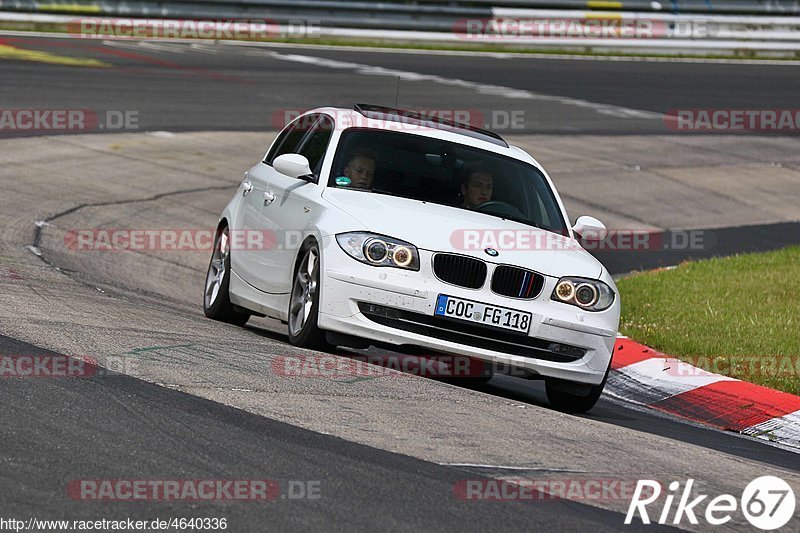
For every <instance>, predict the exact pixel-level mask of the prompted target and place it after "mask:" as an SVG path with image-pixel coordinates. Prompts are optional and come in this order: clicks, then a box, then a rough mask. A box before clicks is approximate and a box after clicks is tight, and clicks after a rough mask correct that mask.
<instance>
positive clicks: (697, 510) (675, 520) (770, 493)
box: [625, 476, 796, 531]
mask: <svg viewBox="0 0 800 533" xmlns="http://www.w3.org/2000/svg"><path fill="white" fill-rule="evenodd" d="M693 485H694V480H693V479H688V480H687V481H686V484H685V485H684V487H683V490H681V484H680V482H678V481H673V482H672V483H670V484H669V487H668V490H669V492H667V494H666V498H664V504H663V507H661V509H660V512H658V511H659V510H658V508H657V507H658V506H659V504H660V502H659V498H660V497H661V495H662V487H661V483H659V482H658V481H654V480H650V479H640V480H639V481H638V483H637V484H636V489H635V490H634V493H633V498H632V499H631V504H630V506H629V507H628V512H627V514H626V515H625V523H626V524H631V523H632V522H633V520H634V518H635V517H636V516H637V515H638V518H639V519H640V520H641V522H642V523H643V524H650V523H651V522H656V523H658V524H668V523H671V524H674V525H679V524H681V523H684V522H683V521H684V519H685V520H686V521H688V522H689V523H690V524H692V525H698V524H699V523H700V521H699V520H698V517H700V518H701V519H705V523H706V524H709V525H712V526H720V525H722V524H726V523H728V522H730V521H731V520H733V517H734V515H735V514H736V513H737V512H739V511H741V513H742V514H743V515H744V517H745V518H746V519H747V521H748V522H749V523H750V524H751V525H752V526H754V527H756V528H758V529H761V530H763V531H773V530H776V529H779V528H781V527H783V526H785V525H786V524H787V523H789V521H790V520H791V519H792V517H793V516H794V509H795V496H794V491H793V490H792V487H791V486H789V484H788V483H786V482H785V481H784V480H782V479H781V478H779V477H775V476H761V477H759V478H756V479H754V480H753V481H751V482H750V483H749V484H748V485H747V487H745V489H744V491H742V496H741V498H739V499H737V498H736V497H734V496H733V495H731V494H721V495H719V496H717V497H715V498H713V499H712V500H710V501H708V502H706V499H707V498H709V496H708V495H707V494H699V495H697V494H693V493H692V487H693ZM690 498H691V499H690ZM676 499H677V504H676V505H675V507H674V511H673V503H674V502H675V500H676ZM657 502H658V503H657ZM704 502H706V503H705V504H704ZM653 504H656V505H653ZM648 506H651V507H648ZM703 509H704V510H703ZM650 513H654V514H652V515H651V514H650ZM795 531H796V530H795Z"/></svg>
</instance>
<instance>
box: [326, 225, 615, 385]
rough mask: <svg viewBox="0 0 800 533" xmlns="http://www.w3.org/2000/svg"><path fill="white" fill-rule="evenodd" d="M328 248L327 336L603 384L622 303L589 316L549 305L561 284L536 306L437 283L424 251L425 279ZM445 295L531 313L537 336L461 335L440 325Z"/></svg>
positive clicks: (456, 327)
mask: <svg viewBox="0 0 800 533" xmlns="http://www.w3.org/2000/svg"><path fill="white" fill-rule="evenodd" d="M322 245H323V251H322V258H323V262H322V270H321V272H320V281H321V295H320V314H319V322H318V323H319V327H320V328H321V329H324V330H329V331H335V332H339V333H344V334H347V335H353V336H356V337H362V338H365V339H369V340H372V341H374V342H376V343H383V344H389V345H395V346H402V345H410V346H417V347H421V348H424V349H426V350H431V352H432V353H446V354H454V355H465V356H469V357H474V358H476V359H480V360H483V361H488V362H492V363H496V364H498V365H500V366H511V367H515V368H519V369H524V370H526V371H529V372H532V373H534V374H538V375H541V376H544V377H552V378H559V379H564V380H568V381H574V382H579V383H586V384H591V385H596V384H599V383H601V382H602V380H603V377H604V375H605V372H606V369H607V368H608V365H609V362H610V360H611V356H612V354H613V349H614V343H615V340H616V332H617V326H618V324H619V299H618V298H617V300H616V301H615V302H614V305H613V306H612V307H611V308H609V309H607V310H606V311H603V312H601V313H589V312H584V311H581V310H580V309H578V308H576V307H574V306H570V305H567V304H562V303H559V302H553V301H551V300H550V294H551V293H552V290H553V288H554V286H555V284H556V282H557V279H556V278H550V277H546V281H545V286H544V289H543V290H542V292H541V294H540V295H539V296H538V297H537V298H535V299H533V300H520V299H514V298H508V297H504V296H500V295H497V294H495V293H493V292H491V290H490V289H489V288H488V285H489V284H488V283H487V284H486V286H484V287H483V288H481V289H475V290H472V289H465V288H462V287H457V286H454V285H450V284H447V283H444V282H442V281H440V280H438V279H437V278H436V277H435V276H434V274H433V271H432V267H431V258H432V255H433V254H432V253H431V252H428V251H425V250H420V262H421V267H420V271H419V272H412V271H406V270H400V269H396V268H378V267H373V266H370V265H365V264H362V263H359V262H358V261H356V260H354V259H352V258H351V257H349V256H348V255H347V254H345V253H344V252H343V251H342V250H341V248H339V245H338V244H337V243H336V240H335V238H334V237H333V236H331V237H326V238H324V239H323V243H322ZM489 266H490V274H491V268H492V266H491V264H490V265H489ZM569 274H570V273H569V272H565V273H564V275H569ZM439 294H447V295H449V296H454V297H459V298H465V299H469V300H476V301H481V302H485V303H487V304H491V305H497V306H502V307H508V308H513V309H518V310H521V311H527V312H530V313H532V315H533V317H532V318H533V321H532V325H531V329H530V331H529V333H528V336H527V337H525V336H513V335H503V334H502V333H500V332H497V331H495V330H493V329H490V328H483V327H480V326H473V325H471V324H470V323H468V322H465V323H464V324H463V327H462V325H461V324H460V322H456V321H452V320H446V319H435V318H434V315H433V312H434V308H435V305H436V300H437V297H438V295H439ZM387 310H388V311H387ZM398 320H399V321H398ZM437 320H446V324H445V323H441V322H439V323H437ZM476 328H477V330H476ZM482 331H485V332H486V333H485V336H484V337H483V338H481V335H480V332H482ZM476 332H477V333H478V335H476ZM520 337H521V338H520ZM553 343H557V344H561V345H565V346H567V347H569V348H570V349H571V355H570V357H565V356H559V353H557V352H556V353H554V352H553V350H550V349H548V348H549V347H550V346H551V345H552V344H553ZM576 352H578V353H577V355H576ZM580 354H583V355H580Z"/></svg>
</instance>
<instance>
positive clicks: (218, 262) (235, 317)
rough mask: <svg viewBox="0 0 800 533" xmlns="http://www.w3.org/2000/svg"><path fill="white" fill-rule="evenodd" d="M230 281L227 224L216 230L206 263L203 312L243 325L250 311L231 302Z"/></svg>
mask: <svg viewBox="0 0 800 533" xmlns="http://www.w3.org/2000/svg"><path fill="white" fill-rule="evenodd" d="M230 283H231V254H230V232H229V231H228V227H227V226H223V227H221V228H219V229H218V230H217V235H216V237H215V238H214V251H213V252H212V253H211V261H210V262H209V264H208V273H207V274H206V285H205V292H204V294H203V312H204V313H205V315H206V316H207V317H208V318H212V319H214V320H219V321H221V322H227V323H229V324H234V325H236V326H244V325H245V324H246V323H247V321H248V320H250V313H245V312H242V311H240V310H239V309H240V308H237V307H235V306H234V305H233V304H232V303H231V299H230V293H229V288H230Z"/></svg>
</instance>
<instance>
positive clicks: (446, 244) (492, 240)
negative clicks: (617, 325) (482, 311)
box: [323, 188, 602, 279]
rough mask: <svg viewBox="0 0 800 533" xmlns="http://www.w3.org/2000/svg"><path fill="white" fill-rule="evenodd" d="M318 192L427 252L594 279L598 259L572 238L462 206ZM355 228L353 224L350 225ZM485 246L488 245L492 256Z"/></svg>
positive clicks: (598, 268)
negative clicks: (493, 253) (459, 255)
mask: <svg viewBox="0 0 800 533" xmlns="http://www.w3.org/2000/svg"><path fill="white" fill-rule="evenodd" d="M323 198H325V200H327V201H328V202H330V203H331V204H332V205H333V206H335V207H337V208H339V209H341V210H342V211H344V212H345V213H347V214H348V215H350V216H351V217H353V218H354V219H355V220H357V221H358V222H359V223H361V224H362V225H363V226H364V227H365V228H367V230H368V231H372V232H374V233H380V234H382V235H386V236H389V237H395V238H397V239H401V240H404V241H408V242H410V243H411V244H413V245H415V246H416V247H417V248H420V249H424V250H429V251H433V252H453V253H457V254H462V255H469V256H473V257H477V258H479V259H482V260H484V261H487V262H490V263H498V264H499V263H502V264H510V265H517V266H521V267H525V268H529V269H531V270H535V271H536V272H540V273H542V274H545V275H547V276H553V277H561V276H582V277H587V278H594V279H597V278H599V277H600V274H601V272H602V266H601V265H600V262H599V261H597V259H595V258H594V257H592V256H591V255H590V254H589V253H588V252H587V251H586V250H584V249H583V248H581V246H580V245H579V244H578V243H577V242H576V241H575V240H573V239H570V238H569V237H564V236H562V235H558V234H555V233H552V232H549V231H544V230H541V229H538V228H535V227H532V226H528V225H525V224H521V223H518V222H513V221H510V220H503V219H500V218H497V217H494V216H490V215H485V214H483V213H478V212H474V211H468V210H466V209H458V208H455V207H449V206H445V205H439V204H431V203H426V202H421V201H418V200H410V199H408V198H399V197H395V196H387V195H382V194H375V193H368V192H365V191H350V190H346V189H334V188H329V189H326V190H325V192H324V193H323ZM354 229H355V228H354ZM485 248H494V249H495V250H497V251H498V252H499V255H498V256H497V257H491V256H489V255H488V254H487V253H486V252H485V251H484V250H485Z"/></svg>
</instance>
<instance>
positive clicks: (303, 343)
mask: <svg viewBox="0 0 800 533" xmlns="http://www.w3.org/2000/svg"><path fill="white" fill-rule="evenodd" d="M299 257H300V260H299V261H298V262H297V266H296V267H295V270H294V283H293V284H292V295H291V296H290V297H289V320H288V321H287V322H288V329H289V342H290V343H291V344H292V345H293V346H299V347H301V348H310V349H316V350H328V349H330V348H331V347H332V346H331V345H330V344H328V342H327V341H326V340H325V332H324V331H322V330H321V329H319V327H318V326H317V320H318V318H319V294H320V283H319V278H320V275H319V271H320V254H319V246H317V244H316V243H315V242H312V243H309V244H307V245H306V246H305V247H303V249H302V250H301V252H300V256H299Z"/></svg>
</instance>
